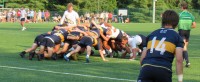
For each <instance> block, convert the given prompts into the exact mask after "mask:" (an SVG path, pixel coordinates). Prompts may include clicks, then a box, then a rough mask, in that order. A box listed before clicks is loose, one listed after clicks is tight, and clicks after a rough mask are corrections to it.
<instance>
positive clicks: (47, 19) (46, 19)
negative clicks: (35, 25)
mask: <svg viewBox="0 0 200 82" xmlns="http://www.w3.org/2000/svg"><path fill="white" fill-rule="evenodd" d="M44 14H45V22H49V20H50V13H49V11H48V10H46V11H45V13H44Z"/></svg>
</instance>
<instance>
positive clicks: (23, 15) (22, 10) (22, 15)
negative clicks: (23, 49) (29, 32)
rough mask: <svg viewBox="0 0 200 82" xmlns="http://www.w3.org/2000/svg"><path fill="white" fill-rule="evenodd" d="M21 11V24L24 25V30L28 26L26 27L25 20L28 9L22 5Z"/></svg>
mask: <svg viewBox="0 0 200 82" xmlns="http://www.w3.org/2000/svg"><path fill="white" fill-rule="evenodd" d="M20 12H21V15H20V21H21V22H20V24H21V26H22V31H24V30H26V27H24V23H25V20H26V15H27V13H26V10H25V9H24V7H22V9H21V10H20Z"/></svg>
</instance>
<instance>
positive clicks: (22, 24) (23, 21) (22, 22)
mask: <svg viewBox="0 0 200 82" xmlns="http://www.w3.org/2000/svg"><path fill="white" fill-rule="evenodd" d="M24 23H25V18H21V22H20V24H21V26H22V31H24V30H25V29H26V27H24Z"/></svg>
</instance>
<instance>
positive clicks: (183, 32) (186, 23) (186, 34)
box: [178, 2, 196, 67]
mask: <svg viewBox="0 0 200 82" xmlns="http://www.w3.org/2000/svg"><path fill="white" fill-rule="evenodd" d="M187 8H188V5H187V3H186V2H183V3H182V4H181V9H182V10H183V11H182V12H181V13H180V14H179V17H180V20H179V25H178V31H179V35H180V36H181V37H182V38H183V40H184V43H185V44H184V50H183V58H184V59H185V61H186V65H185V66H186V67H189V66H190V62H189V58H188V51H187V50H188V49H187V47H188V43H189V38H190V30H191V28H195V27H196V22H195V20H194V19H195V18H194V16H193V15H192V14H191V13H190V12H189V11H188V10H187Z"/></svg>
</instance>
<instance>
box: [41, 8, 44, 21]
mask: <svg viewBox="0 0 200 82" xmlns="http://www.w3.org/2000/svg"><path fill="white" fill-rule="evenodd" d="M41 17H42V22H44V21H45V13H44V10H42V16H41Z"/></svg>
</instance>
